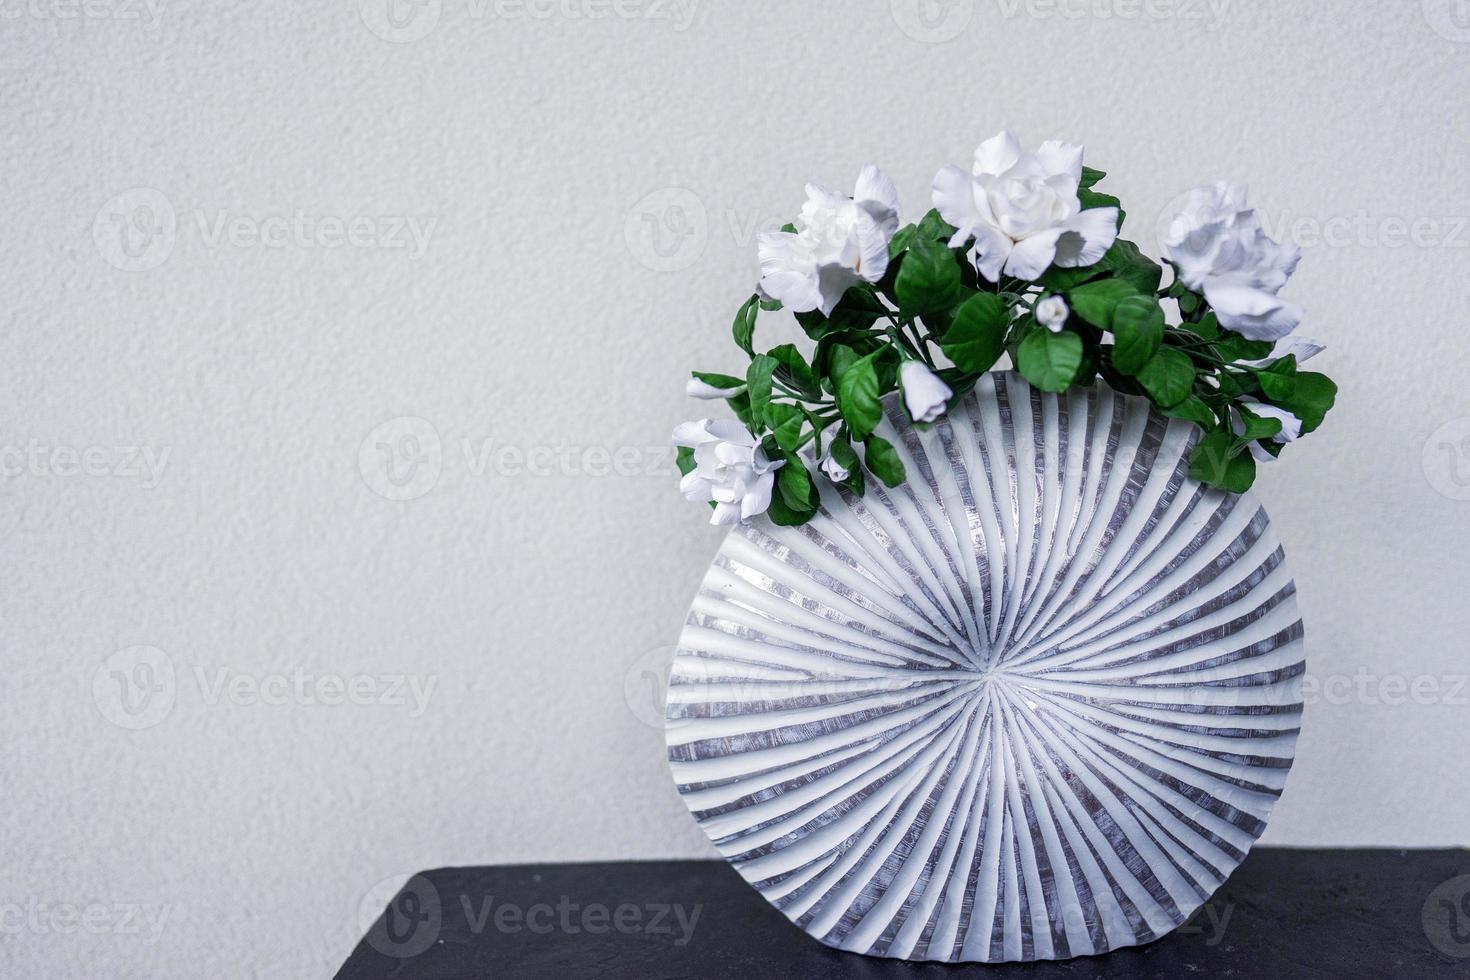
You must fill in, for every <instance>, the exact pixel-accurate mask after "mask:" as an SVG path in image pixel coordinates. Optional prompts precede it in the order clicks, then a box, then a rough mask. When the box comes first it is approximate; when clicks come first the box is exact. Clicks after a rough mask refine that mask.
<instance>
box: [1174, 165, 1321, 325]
mask: <svg viewBox="0 0 1470 980" xmlns="http://www.w3.org/2000/svg"><path fill="white" fill-rule="evenodd" d="M1245 195H1246V188H1245V185H1244V184H1230V183H1226V182H1224V181H1217V182H1215V183H1213V184H1206V185H1205V186H1203V187H1196V188H1195V189H1194V190H1192V191H1190V192H1189V198H1188V199H1187V200H1186V201H1185V204H1184V210H1183V211H1182V212H1181V213H1180V214H1179V215H1177V216H1176V217H1175V218H1174V220H1173V221H1172V222H1171V223H1170V225H1169V233H1168V235H1167V236H1166V237H1165V239H1164V251H1165V252H1166V253H1167V254H1168V256H1169V258H1170V259H1171V260H1172V261H1173V262H1174V265H1175V266H1176V267H1177V268H1178V269H1179V278H1180V280H1181V281H1182V282H1183V283H1184V285H1186V286H1188V287H1189V288H1190V289H1193V290H1195V291H1196V292H1202V293H1204V297H1205V299H1206V300H1208V301H1209V304H1210V307H1211V308H1212V309H1213V310H1214V311H1215V316H1216V317H1217V318H1218V319H1219V321H1220V325H1221V326H1224V327H1228V328H1230V329H1231V330H1234V331H1235V332H1237V333H1239V334H1240V335H1241V336H1243V337H1247V338H1249V339H1251V340H1279V339H1281V338H1282V337H1284V336H1286V335H1287V334H1289V333H1291V332H1292V331H1293V330H1295V329H1296V326H1297V324H1298V323H1300V322H1301V319H1302V308H1301V307H1299V306H1297V305H1296V304H1295V303H1288V302H1287V301H1285V300H1283V299H1280V298H1279V297H1278V296H1277V295H1276V293H1277V292H1278V291H1279V290H1280V289H1281V287H1282V286H1284V285H1286V280H1287V278H1288V277H1289V276H1290V275H1291V274H1292V272H1293V271H1294V270H1295V269H1296V264H1297V261H1298V260H1299V259H1300V258H1301V250H1300V249H1298V248H1297V247H1296V246H1295V245H1280V244H1278V243H1277V242H1275V241H1273V240H1272V239H1271V237H1270V236H1269V235H1267V234H1266V233H1265V231H1263V230H1262V229H1261V226H1260V225H1259V223H1257V221H1256V216H1255V212H1254V211H1251V210H1250V209H1249V208H1247V207H1246V205H1245Z"/></svg>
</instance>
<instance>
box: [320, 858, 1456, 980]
mask: <svg viewBox="0 0 1470 980" xmlns="http://www.w3.org/2000/svg"><path fill="white" fill-rule="evenodd" d="M337 976H338V977H339V978H340V980H367V978H374V980H377V978H394V980H410V978H412V980H420V978H422V980H450V978H454V980H469V978H476V980H478V978H491V977H495V978H499V977H507V978H515V980H520V978H531V980H534V978H539V977H554V978H557V980H576V978H581V977H629V978H637V980H651V978H675V977H677V978H688V977H700V978H703V977H738V978H741V980H759V978H765V977H773V978H774V977H779V978H782V980H789V978H807V977H856V978H862V980H899V978H925V980H950V978H956V977H983V978H987V980H1012V978H1019V977H1025V978H1027V980H1050V978H1054V977H1069V978H1082V977H1088V978H1091V977H1097V978H1102V977H1107V978H1110V980H1116V978H1120V977H1121V978H1159V980H1177V978H1179V977H1237V978H1241V980H1257V978H1271V980H1275V978H1281V977H1323V978H1329V977H1330V978H1332V980H1339V978H1356V977H1367V978H1373V977H1385V978H1389V977H1392V978H1400V977H1404V978H1416V980H1417V978H1426V977H1456V978H1460V980H1466V978H1470V851H1465V850H1411V851H1401V850H1296V849H1281V848H1257V849H1256V850H1254V851H1252V852H1251V854H1250V855H1249V857H1247V858H1246V860H1245V862H1244V863H1243V864H1242V865H1241V866H1240V868H1238V869H1237V870H1236V872H1235V874H1234V875H1233V876H1232V877H1231V878H1230V880H1229V881H1228V882H1227V883H1226V884H1225V886H1224V887H1223V888H1222V889H1220V891H1219V892H1217V893H1216V894H1215V896H1214V898H1212V899H1211V900H1210V901H1209V902H1208V903H1206V904H1205V905H1204V906H1203V907H1202V908H1201V909H1200V910H1199V911H1198V912H1197V913H1196V914H1195V915H1194V916H1193V917H1192V918H1191V919H1190V921H1189V922H1187V923H1185V924H1184V925H1182V926H1180V928H1179V929H1177V930H1175V931H1174V932H1173V933H1171V934H1169V935H1168V936H1165V937H1164V938H1162V939H1160V940H1158V941H1157V942H1154V943H1151V944H1149V945H1147V946H1140V947H1134V948H1131V949H1123V950H1118V951H1115V952H1112V953H1108V954H1106V955H1104V956H1090V957H1082V958H1079V959H1073V960H1065V961H1062V962H1058V963H1037V964H1023V965H999V966H985V965H979V964H975V965H964V966H947V965H942V964H934V963H904V962H900V961H897V960H885V959H875V958H872V957H867V956H860V955H857V954H855V953H840V952H836V951H834V950H830V949H828V948H827V947H825V946H823V945H822V944H821V943H819V942H818V941H817V940H815V939H813V938H811V937H810V936H808V935H807V934H806V933H804V932H802V931H801V930H800V929H798V928H797V927H796V926H794V925H792V924H790V923H789V922H787V921H786V918H785V917H784V916H783V915H782V914H781V913H780V912H778V911H776V910H775V909H774V908H772V907H770V906H769V905H767V904H766V902H765V900H764V899H762V898H761V897H760V896H759V895H758V894H757V893H756V892H755V891H754V890H753V889H752V888H751V887H750V886H748V885H747V884H746V883H745V882H744V880H742V879H741V878H740V876H739V875H737V874H736V873H735V872H734V871H733V870H731V869H730V868H729V867H728V866H727V865H725V863H724V862H722V861H634V862H608V863H599V864H545V865H517V866H508V867H487V868H441V869H439V870H437V871H425V872H422V873H421V874H419V875H416V876H414V877H413V878H412V879H410V880H409V882H408V884H406V885H405V886H404V887H403V890H402V891H400V892H399V893H398V895H397V896H395V897H394V899H393V900H392V901H391V902H390V903H389V906H388V908H387V909H386V910H385V911H384V914H383V915H382V916H380V917H379V919H378V921H377V923H376V924H375V925H374V926H373V927H372V929H370V930H369V931H368V934H367V936H365V937H364V938H363V940H362V942H360V943H359V944H358V946H357V949H356V950H354V951H353V953H352V955H351V956H350V957H349V958H348V960H347V962H346V963H345V964H344V965H343V966H342V969H341V971H340V972H339V973H338V974H337Z"/></svg>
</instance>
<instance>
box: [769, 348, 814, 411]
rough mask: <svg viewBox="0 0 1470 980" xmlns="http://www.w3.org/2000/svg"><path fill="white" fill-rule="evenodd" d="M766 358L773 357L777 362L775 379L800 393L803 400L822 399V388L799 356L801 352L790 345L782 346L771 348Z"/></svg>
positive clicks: (809, 367)
mask: <svg viewBox="0 0 1470 980" xmlns="http://www.w3.org/2000/svg"><path fill="white" fill-rule="evenodd" d="M766 354H767V356H769V357H774V358H775V359H776V361H777V362H778V364H777V367H776V377H778V378H780V379H781V380H782V381H783V382H785V383H786V385H787V386H788V387H791V388H794V389H795V390H796V391H798V392H800V393H801V395H802V396H803V397H804V398H807V399H817V398H821V397H822V386H821V384H820V383H819V382H818V381H817V375H816V373H815V372H814V371H812V369H811V365H809V364H807V362H806V358H804V357H802V356H801V351H799V350H797V349H796V347H795V346H793V345H791V344H782V345H781V346H779V347H772V348H771V349H770V350H769V351H767V352H766Z"/></svg>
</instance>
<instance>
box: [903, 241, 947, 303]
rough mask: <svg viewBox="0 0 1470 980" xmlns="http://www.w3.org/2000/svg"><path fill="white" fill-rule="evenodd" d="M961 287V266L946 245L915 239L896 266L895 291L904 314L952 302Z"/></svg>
mask: <svg viewBox="0 0 1470 980" xmlns="http://www.w3.org/2000/svg"><path fill="white" fill-rule="evenodd" d="M959 290H960V265H959V263H958V262H956V261H955V257H954V253H953V252H951V251H950V250H949V248H948V247H946V246H945V245H942V244H939V243H938V242H934V241H930V240H928V239H926V238H922V237H920V238H915V239H914V241H913V243H912V244H911V245H909V250H908V251H907V252H905V253H904V256H903V262H902V264H901V265H900V266H899V268H898V279H897V281H896V282H895V284H894V292H895V294H896V296H897V299H898V305H899V307H900V308H902V309H903V310H904V311H905V312H907V313H927V312H928V311H930V310H943V309H948V308H949V307H951V306H953V305H954V302H955V300H956V298H957V297H958V294H959Z"/></svg>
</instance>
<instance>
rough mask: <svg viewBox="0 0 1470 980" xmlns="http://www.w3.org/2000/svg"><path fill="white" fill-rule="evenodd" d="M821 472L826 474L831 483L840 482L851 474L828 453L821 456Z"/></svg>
mask: <svg viewBox="0 0 1470 980" xmlns="http://www.w3.org/2000/svg"><path fill="white" fill-rule="evenodd" d="M822 472H823V473H825V474H827V479H829V480H831V481H832V482H833V483H841V482H842V481H843V480H845V479H847V478H848V477H849V476H852V473H851V472H850V471H849V470H848V468H847V467H846V466H843V465H842V464H841V463H839V462H837V460H835V459H833V458H832V455H831V454H830V453H828V454H827V455H826V456H823V457H822Z"/></svg>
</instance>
